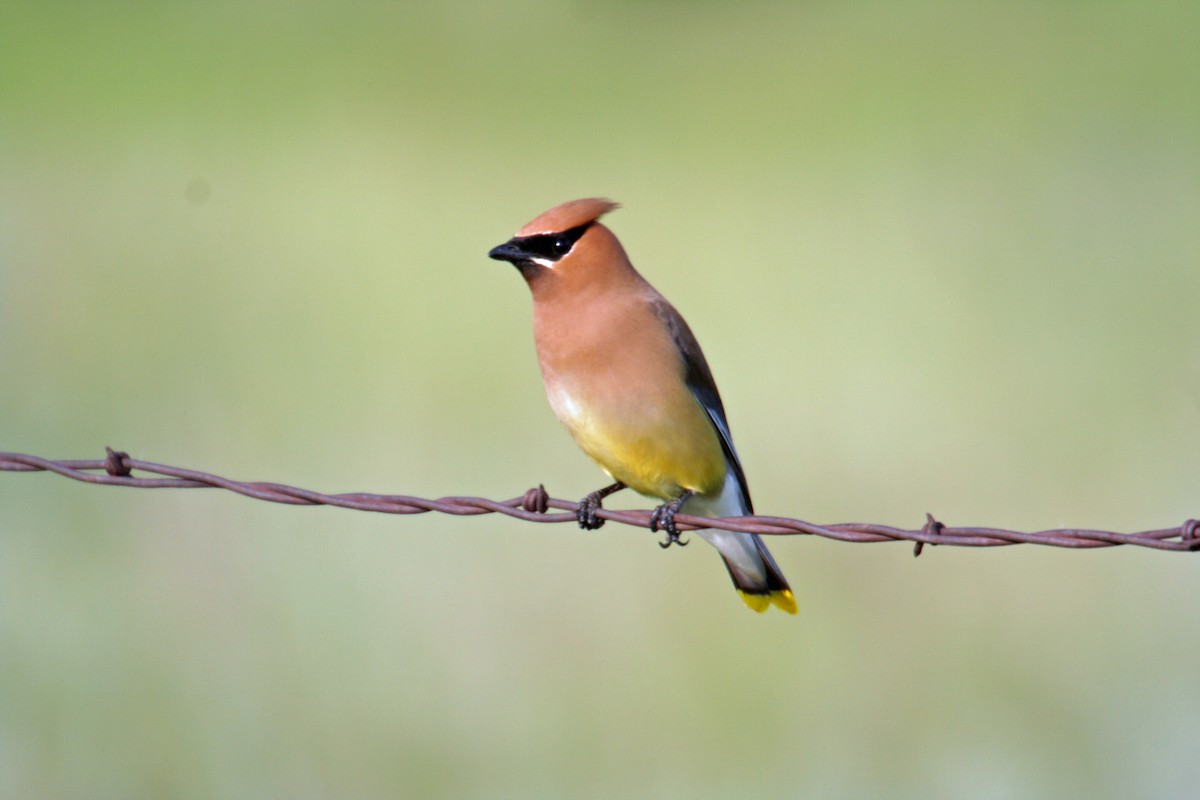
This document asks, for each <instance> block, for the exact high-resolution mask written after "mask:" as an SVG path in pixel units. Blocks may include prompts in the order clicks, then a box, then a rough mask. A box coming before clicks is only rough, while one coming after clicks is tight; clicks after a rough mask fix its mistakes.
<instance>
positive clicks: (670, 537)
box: [650, 492, 692, 550]
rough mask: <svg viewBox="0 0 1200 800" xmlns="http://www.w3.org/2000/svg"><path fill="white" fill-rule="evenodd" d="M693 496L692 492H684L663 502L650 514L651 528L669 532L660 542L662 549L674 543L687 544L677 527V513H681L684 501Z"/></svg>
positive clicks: (683, 545) (684, 545)
mask: <svg viewBox="0 0 1200 800" xmlns="http://www.w3.org/2000/svg"><path fill="white" fill-rule="evenodd" d="M691 496H692V493H691V492H684V493H683V494H682V495H680V496H679V497H677V498H675V499H674V500H672V501H671V502H669V503H663V504H662V505H661V506H659V507H658V508H656V509H654V513H653V514H651V515H650V530H651V531H662V532H663V533H665V534H667V538H666V539H664V540H663V541H661V542H659V543H658V546H659V547H661V548H662V549H664V550H666V549H667V548H668V547H670V546H671V545H673V544H677V545H679V546H680V547H686V546H687V542H686V541H684V540H683V539H681V538H679V529H678V528H676V527H675V515H676V514H678V513H679V508H680V506H682V505H683V503H684V501H685V500H687V499H688V498H689V497H691Z"/></svg>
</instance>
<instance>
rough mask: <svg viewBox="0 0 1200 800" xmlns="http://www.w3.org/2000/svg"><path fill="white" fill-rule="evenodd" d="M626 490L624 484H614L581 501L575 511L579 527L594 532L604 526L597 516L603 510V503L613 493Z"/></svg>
mask: <svg viewBox="0 0 1200 800" xmlns="http://www.w3.org/2000/svg"><path fill="white" fill-rule="evenodd" d="M624 488H625V484H623V483H614V484H612V485H611V486H605V487H604V488H603V489H597V490H596V491H594V492H592V493H591V494H589V495H588V496H587V497H585V498H583V499H582V500H580V501H579V507H578V508H576V509H575V519H577V520H579V527H581V528H583V529H584V530H585V531H594V530H596V529H597V528H599V527H600V526H602V525H603V524H604V520H602V519H600V517H598V516H596V512H597V511H599V510H600V509H601V507H602V506H601V503H603V502H604V498H606V497H608V496H609V495H610V494H612V493H613V492H619V491H621V490H622V489H624Z"/></svg>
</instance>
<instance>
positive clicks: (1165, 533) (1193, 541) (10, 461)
mask: <svg viewBox="0 0 1200 800" xmlns="http://www.w3.org/2000/svg"><path fill="white" fill-rule="evenodd" d="M105 449H106V450H107V457H105V458H103V459H92V460H87V459H83V460H60V461H56V460H53V459H48V458H42V457H40V456H33V455H26V454H23V453H6V452H0V472H52V473H54V474H57V475H61V476H63V477H65V478H71V479H72V480H77V481H82V482H84V483H93V484H100V485H105V486H130V487H135V488H141V489H206V488H214V489H224V490H226V491H230V492H235V493H237V494H241V495H245V496H246V497H251V498H254V499H255V500H265V501H267V502H270V503H284V504H287V505H308V506H317V505H327V506H337V507H338V508H348V509H354V510H358V511H373V512H376V513H382V514H426V513H429V512H431V511H436V512H438V513H441V514H453V515H455V516H476V515H479V514H503V515H505V516H508V517H514V518H516V519H521V520H525V521H527V522H574V521H575V509H576V508H577V506H578V503H577V502H573V501H570V500H559V499H556V498H553V497H550V496H549V495H548V494H547V493H546V490H545V489H544V488H543V487H542V486H540V485H539V486H537V487H536V488H533V489H530V490H529V491H527V492H526V493H525V494H523V495H521V496H520V497H514V498H511V499H508V500H489V499H487V498H483V497H465V496H464V497H460V496H454V497H440V498H437V499H427V498H422V497H411V496H407V495H385V494H371V493H367V492H352V493H347V494H324V493H322V492H314V491H312V490H309V489H302V488H299V487H296V486H288V485H286V484H282V483H269V482H261V481H252V482H245V481H236V480H232V479H230V478H223V477H221V476H219V475H213V474H211V473H208V472H201V471H199V470H193V469H185V468H183V467H173V466H169V465H166V464H156V463H154V462H151V461H142V460H140V459H136V458H132V457H131V456H130V455H129V454H128V453H124V452H121V451H118V450H113V449H112V448H111V447H110V448H105ZM135 470H136V471H137V472H140V473H145V474H147V475H155V476H159V477H142V476H140V475H134V474H133V472H134V471H135ZM551 509H555V510H557V511H560V512H563V513H551V511H550V510H551ZM650 513H651V512H650V511H623V510H610V509H600V510H598V511H597V513H596V516H598V517H600V518H601V519H605V520H611V521H613V522H618V523H621V524H624V525H634V526H639V527H647V526H648V524H649V520H650ZM675 521H676V523H677V525H678V527H679V529H680V530H696V529H699V528H718V529H721V530H727V531H739V532H745V533H758V534H762V535H765V536H795V535H810V536H821V537H824V538H826V539H833V540H835V541H839V542H861V543H867V542H895V541H910V542H913V543H914V549H913V555H920V554H921V552H922V549H923V548H924V547H925V545H957V546H961V547H998V546H1004V545H1012V544H1040V545H1046V546H1049V547H1066V548H1073V549H1091V548H1095V547H1115V546H1118V545H1133V546H1136V547H1147V548H1151V549H1154V550H1171V551H1188V552H1191V551H1196V550H1200V521H1197V520H1195V519H1189V520H1187V521H1185V522H1184V523H1183V524H1181V525H1179V526H1177V527H1174V528H1160V529H1155V530H1147V531H1140V532H1137V533H1116V532H1113V531H1100V530H1087V529H1079V528H1055V529H1052V530H1043V531H1031V532H1023V531H1012V530H1005V529H1002V528H981V527H975V528H956V527H950V526H948V525H945V524H943V523H941V522H939V521H938V520H936V519H934V517H933V516H932V515H931V514H926V517H925V524H924V525H922V526H921V527H920V528H916V529H912V530H906V529H903V528H895V527H891V526H889V525H878V524H872V523H857V522H847V523H839V524H835V525H815V524H813V523H811V522H805V521H804V520H799V519H791V518H788V517H771V516H754V517H727V518H723V519H710V518H708V517H696V516H692V515H690V514H678V515H676V517H675Z"/></svg>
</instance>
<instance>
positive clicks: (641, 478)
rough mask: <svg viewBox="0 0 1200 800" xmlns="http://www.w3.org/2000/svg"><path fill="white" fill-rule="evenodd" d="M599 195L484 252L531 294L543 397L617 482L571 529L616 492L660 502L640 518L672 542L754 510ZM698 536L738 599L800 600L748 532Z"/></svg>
mask: <svg viewBox="0 0 1200 800" xmlns="http://www.w3.org/2000/svg"><path fill="white" fill-rule="evenodd" d="M616 207H617V205H616V203H611V202H609V201H607V200H602V199H598V198H590V199H585V200H573V201H571V202H569V203H563V204H562V205H560V206H556V207H555V208H552V209H550V210H549V211H547V212H546V213H544V214H542V215H541V216H540V217H538V218H537V219H535V220H533V221H532V222H530V223H529V224H528V225H526V226H525V227H524V228H521V230H519V231H518V232H517V235H516V236H515V237H513V238H512V239H510V240H509V241H507V242H505V243H504V244H502V245H500V246H498V247H495V248H493V249H492V251H491V252H489V253H488V255H489V256H490V257H491V258H495V259H498V260H501V261H510V262H512V264H513V265H514V266H515V267H516V268H517V269H518V270H520V272H521V276H522V277H523V278H525V282H526V283H527V284H529V289H530V292H531V293H532V294H533V337H534V342H535V344H536V347H537V356H538V364H539V365H540V366H541V370H542V382H543V383H544V384H545V387H546V395H547V397H548V398H549V400H550V405H551V406H552V407H553V408H554V413H555V415H556V416H557V417H558V419H559V421H560V422H562V424H563V425H565V426H566V428H567V430H568V431H570V433H571V436H572V437H574V439H575V441H576V442H577V443H578V444H579V446H580V447H581V448H583V451H584V452H585V453H587V454H588V455H589V456H590V457H591V458H592V460H594V461H595V462H596V463H597V464H599V465H600V468H601V469H603V470H604V471H605V472H607V473H608V474H609V476H611V477H612V479H613V480H614V481H616V483H614V484H612V485H611V486H607V487H605V488H603V489H600V490H599V491H596V492H592V493H591V494H589V495H588V496H587V497H585V498H584V499H583V501H582V502H581V503H580V504H579V510H578V513H577V516H578V518H579V524H580V526H581V527H584V528H588V529H594V528H598V527H600V525H602V524H603V522H604V521H603V520H602V519H599V518H597V517H596V510H597V509H598V508H600V503H601V501H602V500H603V499H604V498H605V497H607V496H608V495H610V494H612V493H613V492H615V491H618V490H620V489H624V488H626V487H629V488H632V489H634V490H635V491H637V492H640V493H641V494H644V495H648V496H650V497H656V498H660V499H662V500H666V501H667V503H666V504H664V505H661V506H659V507H658V508H657V509H656V510H655V512H654V515H653V516H652V517H651V520H650V528H651V530H663V531H665V532H666V534H667V539H666V541H665V542H662V543H661V544H662V546H663V547H668V546H669V545H671V544H672V543H674V542H678V543H679V544H685V542H681V541H680V540H679V532H678V530H677V529H676V527H675V514H676V513H678V512H680V511H681V509H685V511H684V513H688V514H697V515H704V516H712V517H735V516H745V515H748V514H753V513H754V510H753V507H752V506H751V504H750V490H749V488H748V487H747V485H746V476H745V475H744V474H743V473H742V466H741V464H740V463H739V462H738V457H737V451H735V450H734V449H733V438H732V437H731V436H730V433H729V423H728V422H726V420H725V409H724V407H723V406H722V405H721V397H720V395H719V394H717V386H716V384H715V383H714V382H713V377H712V372H710V371H709V368H708V363H707V362H706V361H705V360H704V354H703V353H702V352H700V345H699V344H697V343H696V338H695V337H694V336H693V335H692V332H691V330H690V329H689V328H688V326H687V323H686V322H684V321H683V317H681V316H680V315H679V312H678V311H676V310H675V309H674V307H673V306H672V305H671V304H670V303H668V302H667V300H666V299H665V298H664V297H663V296H662V295H661V294H659V293H658V292H657V291H656V290H655V289H654V287H653V286H651V285H650V284H649V283H647V282H646V280H645V279H644V278H643V277H642V276H641V275H640V274H638V272H637V270H635V269H634V268H633V264H631V263H630V261H629V258H628V256H626V255H625V250H624V248H622V247H621V243H620V242H619V241H617V237H616V236H614V235H613V233H612V231H610V230H609V229H608V228H606V227H605V226H604V225H601V224H600V223H599V222H598V221H597V220H598V219H599V218H600V217H601V216H603V215H604V214H605V213H607V212H609V211H612V210H613V209H614V208H616ZM697 533H698V534H699V535H700V536H701V537H702V538H703V539H705V540H706V541H708V542H709V543H710V544H711V545H712V546H713V547H715V548H717V550H718V551H720V553H721V556H722V558H724V559H725V566H726V567H727V568H728V569H729V575H730V577H732V578H733V585H734V586H735V587H736V588H737V590H738V592H739V593H740V594H741V596H742V599H743V600H744V601H745V602H746V605H748V606H750V607H751V608H752V609H754V610H755V611H759V612H761V611H766V610H767V608H768V607H769V606H770V605H771V603H774V604H775V605H777V606H779V607H780V608H782V609H783V610H784V611H787V612H789V613H791V614H795V613H796V600H795V598H794V597H793V596H792V590H791V589H790V588H789V587H788V584H787V581H786V580H784V577H783V574H782V573H781V572H780V571H779V567H778V566H776V564H775V559H773V558H772V557H771V554H770V553H769V552H768V551H767V548H766V545H764V544H763V542H762V540H761V539H760V538H759V537H758V536H757V535H755V534H750V533H732V532H729V531H720V530H700V531H697Z"/></svg>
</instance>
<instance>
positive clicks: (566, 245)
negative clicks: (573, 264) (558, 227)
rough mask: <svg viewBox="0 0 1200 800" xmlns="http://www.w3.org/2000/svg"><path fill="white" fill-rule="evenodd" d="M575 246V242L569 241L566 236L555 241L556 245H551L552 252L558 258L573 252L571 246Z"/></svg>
mask: <svg viewBox="0 0 1200 800" xmlns="http://www.w3.org/2000/svg"><path fill="white" fill-rule="evenodd" d="M573 244H575V242H574V241H573V240H571V239H568V238H567V237H566V236H559V237H557V238H556V239H555V240H554V244H552V245H551V250H552V251H553V252H554V255H556V256H565V255H566V254H567V253H569V252H570V251H571V245H573Z"/></svg>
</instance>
